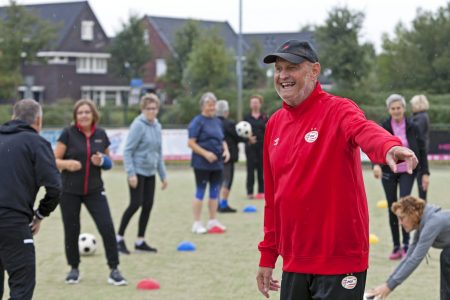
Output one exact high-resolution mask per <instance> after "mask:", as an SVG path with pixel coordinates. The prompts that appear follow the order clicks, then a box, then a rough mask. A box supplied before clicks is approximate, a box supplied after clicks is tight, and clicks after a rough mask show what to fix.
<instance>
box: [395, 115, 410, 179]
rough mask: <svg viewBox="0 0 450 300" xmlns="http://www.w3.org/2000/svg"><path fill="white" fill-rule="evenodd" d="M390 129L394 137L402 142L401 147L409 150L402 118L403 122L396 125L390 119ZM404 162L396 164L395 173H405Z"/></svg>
mask: <svg viewBox="0 0 450 300" xmlns="http://www.w3.org/2000/svg"><path fill="white" fill-rule="evenodd" d="M391 127H392V132H393V133H394V135H395V136H396V137H398V138H399V139H400V140H401V141H402V145H403V146H404V147H407V148H409V144H408V139H407V138H406V120H405V118H403V120H401V121H400V123H397V122H396V121H394V119H391ZM406 170H407V169H406V162H401V163H399V164H397V173H405V172H406Z"/></svg>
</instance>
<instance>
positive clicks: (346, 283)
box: [341, 276, 358, 290]
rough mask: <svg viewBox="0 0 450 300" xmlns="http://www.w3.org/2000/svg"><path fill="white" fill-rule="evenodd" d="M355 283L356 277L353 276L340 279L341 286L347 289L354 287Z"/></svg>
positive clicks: (356, 281)
mask: <svg viewBox="0 0 450 300" xmlns="http://www.w3.org/2000/svg"><path fill="white" fill-rule="evenodd" d="M357 283H358V279H357V278H356V277H355V276H347V277H344V279H342V281H341V284H342V286H343V287H344V289H347V290H352V289H354V288H355V286H356V284H357Z"/></svg>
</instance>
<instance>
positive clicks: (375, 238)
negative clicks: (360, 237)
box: [369, 233, 379, 245]
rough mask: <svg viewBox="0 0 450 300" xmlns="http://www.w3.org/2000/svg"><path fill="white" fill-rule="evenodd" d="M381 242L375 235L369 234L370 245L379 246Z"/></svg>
mask: <svg viewBox="0 0 450 300" xmlns="http://www.w3.org/2000/svg"><path fill="white" fill-rule="evenodd" d="M378 242H379V240H378V237H377V236H376V235H375V234H372V233H371V234H369V244H371V245H375V244H378Z"/></svg>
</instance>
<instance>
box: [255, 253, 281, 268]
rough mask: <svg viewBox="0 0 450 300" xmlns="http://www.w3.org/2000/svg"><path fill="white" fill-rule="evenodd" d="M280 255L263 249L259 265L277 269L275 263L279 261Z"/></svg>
mask: <svg viewBox="0 0 450 300" xmlns="http://www.w3.org/2000/svg"><path fill="white" fill-rule="evenodd" d="M277 258H278V255H277V254H272V253H269V252H262V251H261V258H260V259H259V266H260V267H266V268H272V269H275V264H276V262H277Z"/></svg>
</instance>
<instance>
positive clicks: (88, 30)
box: [81, 20, 95, 41]
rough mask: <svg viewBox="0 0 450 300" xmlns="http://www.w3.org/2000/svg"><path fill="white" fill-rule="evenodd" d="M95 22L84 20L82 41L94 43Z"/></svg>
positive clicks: (82, 23) (82, 22)
mask: <svg viewBox="0 0 450 300" xmlns="http://www.w3.org/2000/svg"><path fill="white" fill-rule="evenodd" d="M94 24H95V23H94V21H88V20H83V21H81V40H82V41H92V40H94Z"/></svg>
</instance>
